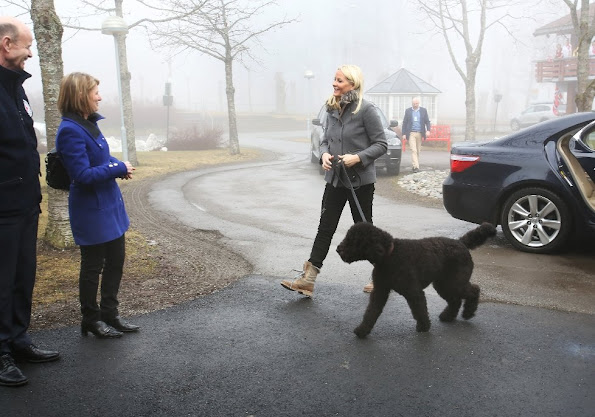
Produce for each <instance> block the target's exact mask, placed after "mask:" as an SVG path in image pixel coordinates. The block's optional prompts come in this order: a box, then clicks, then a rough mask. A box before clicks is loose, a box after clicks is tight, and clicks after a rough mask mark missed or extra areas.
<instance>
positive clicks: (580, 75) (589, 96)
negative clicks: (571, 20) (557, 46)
mask: <svg viewBox="0 0 595 417" xmlns="http://www.w3.org/2000/svg"><path fill="white" fill-rule="evenodd" d="M578 23H579V27H578V28H575V30H576V32H578V33H577V34H578V52H577V58H576V59H577V76H576V81H577V84H576V87H577V93H576V98H575V103H576V108H577V111H579V112H582V111H591V107H592V106H593V96H594V95H595V87H594V86H593V81H592V80H589V73H590V59H589V58H590V56H589V49H590V48H591V36H589V2H588V1H587V2H582V7H581V14H580V20H579V22H578Z"/></svg>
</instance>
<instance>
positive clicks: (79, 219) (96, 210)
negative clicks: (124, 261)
mask: <svg viewBox="0 0 595 417" xmlns="http://www.w3.org/2000/svg"><path fill="white" fill-rule="evenodd" d="M101 119H103V117H102V116H101V115H99V114H98V113H94V114H92V115H90V116H89V118H88V119H87V120H85V119H84V118H83V117H81V116H79V115H76V114H64V115H63V116H62V122H61V123H60V126H59V127H58V133H57V135H56V150H57V151H58V153H59V154H60V156H61V157H62V161H63V163H64V166H65V167H66V170H67V171H68V174H69V175H70V178H71V179H72V183H71V184H70V195H69V196H68V210H69V213H70V226H71V228H72V234H73V236H74V241H75V243H76V244H77V245H96V244H99V243H105V242H109V241H112V240H114V239H117V238H119V237H120V236H122V235H123V234H124V233H125V232H126V230H128V226H129V225H130V220H129V219H128V214H127V213H126V208H125V207H124V200H123V199H122V193H121V192H120V187H118V184H117V183H116V178H121V177H124V176H126V174H127V168H126V165H124V163H123V162H121V161H119V160H118V159H116V158H114V157H113V156H111V155H110V150H109V145H108V143H107V141H106V140H105V136H104V135H103V133H101V131H100V130H99V127H98V126H97V121H99V120H101Z"/></svg>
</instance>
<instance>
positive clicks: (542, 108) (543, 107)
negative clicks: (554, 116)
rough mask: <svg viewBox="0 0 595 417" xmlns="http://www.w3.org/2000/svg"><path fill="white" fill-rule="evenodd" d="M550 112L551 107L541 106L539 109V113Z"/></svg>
mask: <svg viewBox="0 0 595 417" xmlns="http://www.w3.org/2000/svg"><path fill="white" fill-rule="evenodd" d="M549 110H550V106H546V105H543V106H539V109H538V111H549Z"/></svg>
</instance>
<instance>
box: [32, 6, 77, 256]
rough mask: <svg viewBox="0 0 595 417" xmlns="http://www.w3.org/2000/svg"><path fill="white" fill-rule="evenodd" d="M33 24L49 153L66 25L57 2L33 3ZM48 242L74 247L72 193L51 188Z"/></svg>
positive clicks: (56, 114)
mask: <svg viewBox="0 0 595 417" xmlns="http://www.w3.org/2000/svg"><path fill="white" fill-rule="evenodd" d="M31 20H32V21H33V27H34V32H35V40H36V41H37V50H38V51H39V64H40V66H41V82H42V85H43V102H44V113H45V124H46V135H47V145H48V149H51V148H53V147H54V143H55V138H56V132H57V130H58V125H59V124H60V113H59V111H58V106H57V103H58V93H59V90H60V82H61V80H62V77H63V75H64V67H63V64H62V33H63V29H62V23H61V22H60V19H59V18H58V16H57V15H56V10H55V8H54V1H53V0H32V1H31ZM44 239H45V240H46V241H48V243H50V244H51V245H52V246H54V247H56V248H61V249H64V248H71V247H74V246H75V245H74V239H73V238H72V232H71V230H70V222H69V218H68V192H66V191H60V190H54V189H51V188H49V187H48V224H47V227H46V230H45V235H44Z"/></svg>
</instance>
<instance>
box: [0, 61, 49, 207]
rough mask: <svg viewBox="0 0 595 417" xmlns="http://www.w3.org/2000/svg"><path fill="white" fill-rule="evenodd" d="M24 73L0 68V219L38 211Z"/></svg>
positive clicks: (34, 149) (33, 144)
mask: <svg viewBox="0 0 595 417" xmlns="http://www.w3.org/2000/svg"><path fill="white" fill-rule="evenodd" d="M30 76H31V75H29V74H28V73H27V72H25V71H18V72H17V71H13V70H10V69H8V68H5V67H3V66H1V65H0V217H11V216H19V215H23V214H29V213H31V212H32V211H33V210H39V203H40V202H41V190H40V188H39V153H38V152H37V137H36V136H35V130H34V129H33V119H32V117H31V116H32V114H33V113H32V111H31V106H30V105H29V100H28V99H27V96H26V95H25V90H24V89H23V82H24V81H25V80H26V79H27V78H29V77H30Z"/></svg>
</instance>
